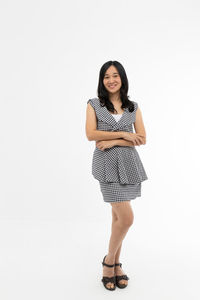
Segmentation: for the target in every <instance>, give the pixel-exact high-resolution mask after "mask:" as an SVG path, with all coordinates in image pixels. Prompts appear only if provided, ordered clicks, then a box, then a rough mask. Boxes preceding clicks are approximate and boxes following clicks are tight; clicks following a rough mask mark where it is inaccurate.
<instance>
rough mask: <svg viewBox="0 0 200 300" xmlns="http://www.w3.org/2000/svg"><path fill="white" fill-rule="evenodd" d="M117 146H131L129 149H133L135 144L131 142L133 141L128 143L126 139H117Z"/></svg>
mask: <svg viewBox="0 0 200 300" xmlns="http://www.w3.org/2000/svg"><path fill="white" fill-rule="evenodd" d="M115 145H116V146H129V147H133V146H134V143H133V142H131V141H127V140H124V139H122V138H121V139H117V140H115Z"/></svg>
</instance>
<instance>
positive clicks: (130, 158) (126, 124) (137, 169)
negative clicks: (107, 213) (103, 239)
mask: <svg viewBox="0 0 200 300" xmlns="http://www.w3.org/2000/svg"><path fill="white" fill-rule="evenodd" d="M132 102H133V104H134V111H133V112H129V110H128V108H125V110H124V112H123V114H122V116H121V118H120V119H119V121H116V119H115V118H114V117H113V115H112V114H111V113H110V112H109V111H108V109H107V108H106V106H104V107H102V106H101V103H100V100H99V98H92V99H89V100H88V101H87V103H90V104H91V105H92V107H93V108H94V110H95V113H96V116H97V130H104V131H127V132H133V123H134V122H135V114H136V110H137V107H138V104H137V102H135V101H132ZM92 175H93V177H94V178H95V179H97V180H98V181H99V184H100V189H101V192H102V195H103V199H104V201H105V202H121V201H127V200H132V199H135V198H136V197H140V196H141V182H142V181H144V180H147V179H148V177H147V174H146V172H145V169H144V167H143V164H142V161H141V159H140V157H139V154H138V152H137V150H136V148H135V146H130V147H128V146H114V147H112V148H107V149H105V150H104V151H102V150H100V149H98V148H97V147H95V150H94V153H93V159H92Z"/></svg>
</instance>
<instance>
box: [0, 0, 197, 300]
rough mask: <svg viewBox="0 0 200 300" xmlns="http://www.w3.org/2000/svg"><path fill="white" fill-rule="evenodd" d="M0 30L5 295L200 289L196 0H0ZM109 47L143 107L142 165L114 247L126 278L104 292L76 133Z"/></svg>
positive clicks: (0, 270) (159, 293) (87, 145)
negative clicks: (128, 218)
mask: <svg viewBox="0 0 200 300" xmlns="http://www.w3.org/2000/svg"><path fill="white" fill-rule="evenodd" d="M0 32H1V34H0V41H1V46H0V54H1V55H0V62H1V67H0V80H1V89H0V103H1V106H0V151H1V153H0V154H1V155H0V160H1V161H0V163H1V167H0V182H1V188H0V220H1V223H0V224H1V226H0V264H1V265H0V281H1V288H0V297H1V298H2V299H4V300H7V299H9V300H11V299H20V300H22V299H29V300H32V299H34V300H35V299H36V298H37V299H42V300H43V299H48V300H50V299H60V300H61V299H66V298H68V297H69V296H70V297H71V299H80V297H84V299H86V298H87V299H89V298H91V299H94V297H96V298H97V299H102V296H104V295H105V297H106V295H108V294H109V296H110V297H122V294H123V297H124V299H130V297H134V298H135V299H136V300H138V299H139V300H140V299H141V300H143V299H144V300H146V299H147V298H148V299H152V300H157V299H158V300H160V299H162V300H165V299H166V300H169V299H172V300H177V299H182V300H184V299H190V300H192V299H198V298H199V296H200V293H199V289H198V288H197V284H198V283H199V282H198V278H199V277H198V276H199V272H200V268H199V267H200V257H199V251H200V245H199V244H200V242H199V226H200V221H199V199H200V194H199V166H200V164H199V151H200V149H199V131H198V129H199V96H200V92H199V75H200V74H199V73H200V72H199V70H200V69H199V67H200V57H199V53H200V40H199V34H200V4H199V2H198V1H176V2H175V1H155V0H154V1H146V0H145V1H130V0H129V1H112V0H111V1H104V0H102V1H88V0H86V1H73V2H72V1H71V2H70V1H44V0H40V1H3V0H2V1H1V2H0ZM108 60H117V61H119V62H120V63H122V65H123V66H124V68H125V70H126V72H127V76H128V80H129V93H128V94H129V96H130V98H131V99H132V100H135V101H136V102H137V103H138V105H139V107H140V109H141V111H142V115H143V120H144V124H145V129H146V133H147V143H146V145H143V146H140V147H137V148H136V149H137V150H138V153H139V155H140V157H141V159H142V162H143V164H144V167H145V170H146V173H147V175H148V180H147V181H145V182H144V183H143V184H142V196H141V197H138V198H136V199H135V200H133V201H132V202H131V203H132V207H133V211H134V216H135V219H134V224H133V226H132V227H131V228H130V230H129V232H128V234H127V236H126V237H125V240H124V243H123V247H122V252H121V261H122V263H123V267H124V270H125V271H126V273H127V274H128V276H129V277H130V278H131V280H130V282H129V286H128V288H127V289H125V290H119V289H118V290H116V291H114V292H113V293H110V292H109V291H107V290H105V289H104V287H103V285H102V283H101V282H100V279H101V276H102V265H101V261H102V259H103V257H104V255H105V254H106V253H107V250H108V249H107V247H108V242H109V237H110V226H111V206H110V204H108V203H104V202H103V198H102V195H101V192H100V189H99V184H98V181H96V180H95V179H94V178H93V177H92V174H91V164H92V155H93V151H94V148H95V142H93V141H92V142H89V141H88V140H87V138H86V134H85V121H86V106H87V100H88V99H89V98H93V97H96V96H97V93H96V91H97V84H98V76H99V70H100V68H101V66H102V65H103V64H104V63H105V62H106V61H108Z"/></svg>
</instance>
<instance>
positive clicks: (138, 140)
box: [123, 131, 144, 146]
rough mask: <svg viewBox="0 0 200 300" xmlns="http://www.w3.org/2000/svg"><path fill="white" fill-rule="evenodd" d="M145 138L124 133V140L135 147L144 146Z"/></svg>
mask: <svg viewBox="0 0 200 300" xmlns="http://www.w3.org/2000/svg"><path fill="white" fill-rule="evenodd" d="M143 138H144V137H143V135H141V134H138V133H133V132H126V131H124V136H123V139H125V140H127V141H131V142H133V144H134V145H138V146H139V145H141V144H143Z"/></svg>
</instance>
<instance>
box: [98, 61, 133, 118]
mask: <svg viewBox="0 0 200 300" xmlns="http://www.w3.org/2000/svg"><path fill="white" fill-rule="evenodd" d="M112 65H113V66H115V68H116V69H117V71H118V73H119V76H120V78H121V83H122V85H121V88H120V99H121V101H122V106H121V108H122V109H123V108H128V109H129V111H130V112H132V111H134V104H133V102H132V101H130V100H129V96H128V95H127V93H128V78H127V76H126V71H125V69H124V67H123V66H122V64H120V62H118V61H116V60H114V61H112V60H109V61H107V62H106V63H104V64H103V66H102V67H101V69H100V72H99V83H98V88H97V96H98V98H99V100H100V103H101V105H102V106H106V108H107V109H108V110H109V111H111V112H113V113H114V111H116V109H115V108H114V106H113V104H112V102H111V101H110V100H109V94H108V91H107V90H106V88H105V86H104V84H103V80H104V76H105V73H106V71H107V69H108V68H109V67H110V66H112Z"/></svg>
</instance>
